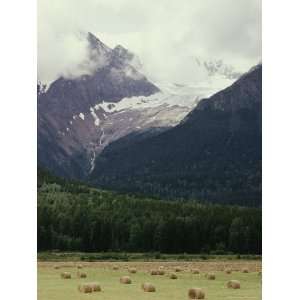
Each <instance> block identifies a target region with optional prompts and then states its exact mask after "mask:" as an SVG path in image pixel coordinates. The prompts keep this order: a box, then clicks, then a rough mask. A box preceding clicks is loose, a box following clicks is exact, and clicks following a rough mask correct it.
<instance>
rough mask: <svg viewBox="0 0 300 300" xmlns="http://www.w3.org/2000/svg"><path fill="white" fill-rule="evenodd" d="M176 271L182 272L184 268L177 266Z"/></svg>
mask: <svg viewBox="0 0 300 300" xmlns="http://www.w3.org/2000/svg"><path fill="white" fill-rule="evenodd" d="M174 271H175V272H181V271H182V268H181V267H175V269H174Z"/></svg>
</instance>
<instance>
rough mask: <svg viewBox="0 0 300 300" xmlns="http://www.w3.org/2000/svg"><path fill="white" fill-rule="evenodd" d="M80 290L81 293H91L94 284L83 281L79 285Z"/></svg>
mask: <svg viewBox="0 0 300 300" xmlns="http://www.w3.org/2000/svg"><path fill="white" fill-rule="evenodd" d="M78 290H79V292H81V293H85V294H86V293H91V292H92V291H93V288H92V286H91V285H90V284H89V283H83V284H80V285H79V286H78Z"/></svg>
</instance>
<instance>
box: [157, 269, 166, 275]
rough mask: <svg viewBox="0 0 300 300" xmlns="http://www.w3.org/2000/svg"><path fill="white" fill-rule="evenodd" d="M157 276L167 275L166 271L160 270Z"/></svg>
mask: <svg viewBox="0 0 300 300" xmlns="http://www.w3.org/2000/svg"><path fill="white" fill-rule="evenodd" d="M157 275H165V271H164V270H161V269H160V270H158V271H157Z"/></svg>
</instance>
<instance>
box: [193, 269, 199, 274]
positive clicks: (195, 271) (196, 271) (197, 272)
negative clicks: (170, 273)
mask: <svg viewBox="0 0 300 300" xmlns="http://www.w3.org/2000/svg"><path fill="white" fill-rule="evenodd" d="M191 272H192V274H200V271H199V270H198V269H192V270H191Z"/></svg>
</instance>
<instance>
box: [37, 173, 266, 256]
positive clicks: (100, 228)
mask: <svg viewBox="0 0 300 300" xmlns="http://www.w3.org/2000/svg"><path fill="white" fill-rule="evenodd" d="M37 214H38V218H37V219H38V228H37V230H38V235H37V238H38V251H44V250H61V251H85V252H98V251H128V252H152V251H153V252H161V253H215V254H226V253H238V254H260V253H261V209H259V208H249V207H248V208H247V207H238V206H228V205H227V206H225V205H213V204H207V203H201V202H199V201H188V202H186V201H163V200H157V199H150V198H145V197H143V198H142V197H138V196H132V195H126V194H120V193H115V192H111V191H104V190H99V189H95V188H92V187H89V186H87V185H84V184H81V183H78V182H72V181H68V180H65V179H61V178H57V177H54V176H52V175H51V174H50V173H48V172H47V171H44V170H42V169H39V170H38V210H37Z"/></svg>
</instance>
